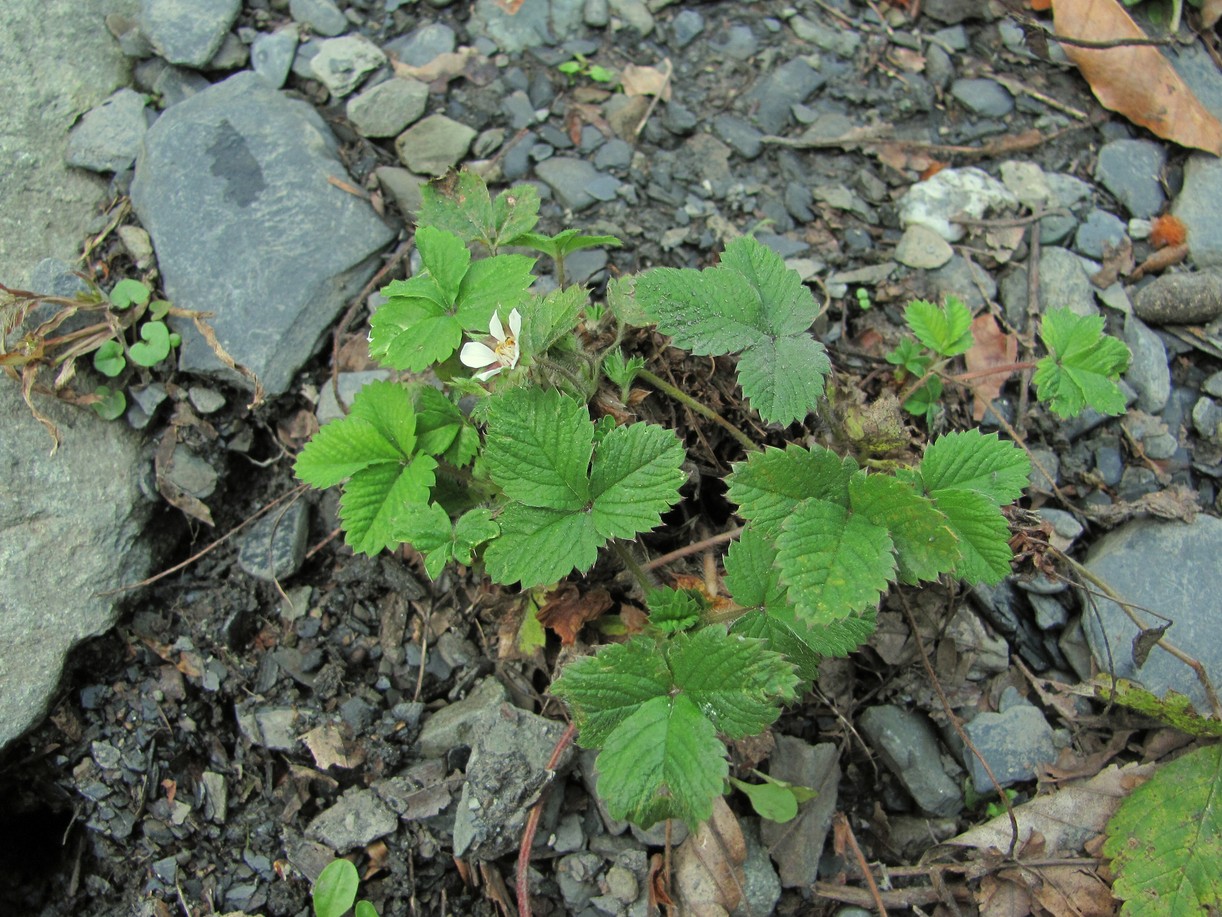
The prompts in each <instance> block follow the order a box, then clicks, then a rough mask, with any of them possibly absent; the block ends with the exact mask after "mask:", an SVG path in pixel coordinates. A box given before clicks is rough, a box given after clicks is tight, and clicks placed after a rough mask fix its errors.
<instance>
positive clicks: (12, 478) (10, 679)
mask: <svg viewBox="0 0 1222 917" xmlns="http://www.w3.org/2000/svg"><path fill="white" fill-rule="evenodd" d="M35 398H36V399H37V402H36V403H37V404H38V407H39V410H40V411H42V412H43V413H44V414H47V415H48V416H50V417H51V419H52V420H53V421H54V422H55V423H56V424H57V425H58V427H59V432H60V437H61V443H60V447H59V451H58V452H56V453H55V455H54V456H50V457H48V452H49V451H50V449H51V439H50V437H49V436H48V435H47V431H46V430H44V429H43V427H42V426H41V425H40V424H39V423H38V422H37V421H36V420H34V418H33V417H32V416H31V415H30V412H29V409H28V408H27V407H26V406H25V403H24V402H23V401H22V400H21V394H20V392H19V390H18V387H17V386H16V385H15V384H13V383H12V382H11V381H10V380H8V379H7V378H4V379H0V417H3V418H4V435H3V436H0V748H3V747H4V746H6V745H7V744H8V743H9V742H11V741H13V740H14V739H16V738H17V737H19V736H20V735H21V734H22V733H24V732H25V731H26V730H27V729H29V728H31V727H32V726H34V725H36V724H37V723H38V721H39V720H40V719H41V718H42V716H43V715H44V714H45V713H46V710H47V704H48V703H49V702H50V700H51V697H52V696H53V694H54V693H55V690H56V688H57V686H58V684H59V678H60V672H61V670H62V668H63V664H64V659H65V657H66V656H67V654H68V651H69V650H71V649H72V648H73V647H74V646H75V645H76V644H78V643H80V642H81V641H82V640H85V639H87V638H89V637H95V636H98V635H99V634H103V633H105V632H106V631H108V630H109V629H110V628H111V626H112V625H113V624H114V623H115V620H116V619H117V617H118V609H117V607H116V601H117V600H116V599H115V598H114V597H103V596H101V595H100V593H103V592H106V591H107V590H110V589H114V588H116V587H118V586H121V585H125V584H127V583H132V582H138V581H139V580H141V579H143V578H144V577H145V576H147V575H148V572H149V570H150V568H151V565H152V563H151V558H152V551H151V548H150V547H149V545H148V543H147V542H146V541H144V540H143V538H142V532H143V529H144V525H145V522H146V521H147V519H148V517H149V515H150V511H151V507H152V504H150V503H148V502H146V501H145V499H144V498H143V497H142V496H141V495H140V489H139V486H138V484H137V477H138V475H137V473H136V469H137V468H139V467H140V466H141V464H142V462H143V461H144V459H142V457H141V456H142V452H141V449H142V442H141V439H140V437H139V436H137V435H136V434H134V433H133V432H132V431H131V430H130V429H129V428H128V427H127V425H126V424H123V423H108V422H106V421H104V420H100V419H99V418H98V417H97V416H95V415H94V414H93V412H92V411H88V410H81V409H80V408H73V407H67V406H64V405H61V404H58V403H54V402H51V401H49V400H48V399H45V398H41V397H40V396H35ZM66 561H67V562H66Z"/></svg>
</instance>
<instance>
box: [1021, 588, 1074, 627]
mask: <svg viewBox="0 0 1222 917" xmlns="http://www.w3.org/2000/svg"><path fill="white" fill-rule="evenodd" d="M1027 601H1029V602H1030V603H1031V608H1032V610H1033V611H1034V612H1035V623H1036V625H1037V626H1039V627H1040V628H1041V629H1043V630H1056V629H1057V628H1060V627H1064V626H1065V625H1066V624H1067V623H1068V622H1069V612H1068V611H1066V609H1065V606H1064V605H1062V604H1061V601H1060V600H1059V599H1058V598H1057V597H1056V596H1052V595H1040V594H1039V593H1038V592H1031V593H1028V595H1027Z"/></svg>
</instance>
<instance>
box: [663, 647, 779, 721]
mask: <svg viewBox="0 0 1222 917" xmlns="http://www.w3.org/2000/svg"><path fill="white" fill-rule="evenodd" d="M666 661H667V663H668V664H669V666H670V670H671V674H672V676H673V678H674V682H675V685H676V686H677V687H678V688H679V689H680V690H681V691H682V692H683V694H684V695H686V696H687V697H690V698H691V699H692V700H693V701H695V702H696V705H697V706H698V707H699V708H700V709H701V710H702V711H703V712H704V715H705V716H707V717H708V718H709V719H710V720H712V721H713V725H714V726H716V727H717V731H718V732H721V733H724V734H725V735H727V736H729V737H730V738H731V739H741V738H743V737H745V736H749V735H755V734H756V733H759V732H763V731H764V729H766V728H767V727H768V726H769V725H771V724H772V723H773V722H775V721H776V718H777V717H778V716H780V715H781V710H780V706H779V704H780V703H783V702H786V701H793V700H796V699H797V693H796V692H795V690H794V689H795V688H796V687H797V684H798V676H797V675H796V674H795V672H794V667H793V664H792V663H790V662H789V660H787V659H786V658H785V657H784V656H782V655H781V654H780V653H775V652H772V651H771V650H768V649H765V647H764V644H763V643H762V642H761V641H756V640H752V639H750V638H749V637H743V636H739V635H737V634H729V633H727V632H726V629H725V627H724V626H722V625H716V624H715V625H711V626H709V627H702V628H701V629H700V630H698V631H695V632H692V633H684V634H677V635H676V636H675V637H674V638H673V639H672V640H671V641H670V642H669V643H668V644H666Z"/></svg>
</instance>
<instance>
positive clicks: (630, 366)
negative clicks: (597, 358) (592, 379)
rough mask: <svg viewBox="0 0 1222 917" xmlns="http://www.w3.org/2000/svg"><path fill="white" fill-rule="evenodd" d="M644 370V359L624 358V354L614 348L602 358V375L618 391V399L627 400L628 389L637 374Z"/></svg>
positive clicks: (636, 357) (635, 357) (634, 356)
mask: <svg viewBox="0 0 1222 917" xmlns="http://www.w3.org/2000/svg"><path fill="white" fill-rule="evenodd" d="M644 368H645V358H644V357H641V356H637V355H635V354H634V355H633V356H632V357H625V356H624V352H623V351H622V350H620V349H619V348H618V347H616V348H615V349H614V350H612V351H611V352H610V353H608V354H607V355H606V357H605V358H603V375H605V376H606V377H607V379H608V381H610V383H611V384H612V385H614V386H615V387H616V388H618V389H619V392H620V398H621V399H623V400H624V401H627V400H628V389H629V387H630V386H631V385H632V383H633V380H635V379H636V377H637V374H638V373H639V372H640V371H641V370H642V369H644Z"/></svg>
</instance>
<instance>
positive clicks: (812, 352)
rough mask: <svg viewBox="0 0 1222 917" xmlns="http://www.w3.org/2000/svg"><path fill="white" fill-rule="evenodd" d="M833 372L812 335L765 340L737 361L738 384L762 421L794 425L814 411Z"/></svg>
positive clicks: (825, 353) (822, 347)
mask: <svg viewBox="0 0 1222 917" xmlns="http://www.w3.org/2000/svg"><path fill="white" fill-rule="evenodd" d="M831 369H832V364H831V361H830V360H828V358H827V349H826V348H825V347H824V346H823V345H822V344H820V343H819V342H818V341H816V340H815V339H814V338H812V337H810V336H809V335H797V336H790V337H781V338H766V339H765V340H763V341H761V342H760V343H759V344H756V345H754V346H752V347H748V348H747V350H746V351H744V352H743V354H742V356H740V357H739V358H738V384H739V385H740V386H742V390H743V394H744V395H746V396H747V399H748V400H749V401H750V402H751V407H753V408H755V410H756V411H757V412H758V413H759V415H760V417H762V418H764V420H766V421H768V422H769V423H779V424H791V423H793V422H794V421H795V420H802V419H803V418H804V417H806V415H807V414H809V413H810V412H811V411H813V410H814V409H815V406H816V405H817V404H818V402H819V398H820V396H822V395H823V380H824V378H825V377H826V376H827V374H828V373H829V372H831Z"/></svg>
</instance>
